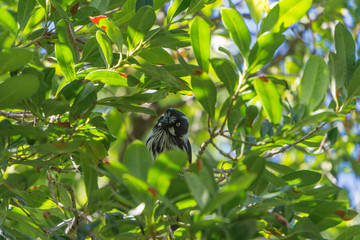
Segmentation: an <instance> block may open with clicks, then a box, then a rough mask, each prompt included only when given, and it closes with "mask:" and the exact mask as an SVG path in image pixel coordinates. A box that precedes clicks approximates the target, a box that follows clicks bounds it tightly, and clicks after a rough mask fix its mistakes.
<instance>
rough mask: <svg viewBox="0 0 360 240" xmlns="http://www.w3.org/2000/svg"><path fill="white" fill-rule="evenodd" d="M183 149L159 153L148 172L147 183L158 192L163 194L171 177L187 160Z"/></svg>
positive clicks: (168, 185) (179, 170)
mask: <svg viewBox="0 0 360 240" xmlns="http://www.w3.org/2000/svg"><path fill="white" fill-rule="evenodd" d="M187 158H188V157H187V154H186V153H185V152H184V151H180V150H178V151H168V152H165V153H161V154H160V155H159V156H158V157H157V159H156V161H155V162H154V164H153V165H152V166H151V167H150V169H149V173H148V181H147V182H148V184H149V185H151V186H153V187H154V188H156V189H157V190H158V191H159V193H160V194H162V195H165V194H166V192H167V190H168V189H169V187H170V181H171V179H173V178H174V177H175V176H176V175H177V174H178V173H179V172H181V170H182V168H183V167H184V166H185V163H186V162H187Z"/></svg>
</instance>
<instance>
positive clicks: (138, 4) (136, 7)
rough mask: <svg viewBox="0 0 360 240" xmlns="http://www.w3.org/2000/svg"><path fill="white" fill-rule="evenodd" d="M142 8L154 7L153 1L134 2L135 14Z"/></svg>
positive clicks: (141, 0) (140, 0)
mask: <svg viewBox="0 0 360 240" xmlns="http://www.w3.org/2000/svg"><path fill="white" fill-rule="evenodd" d="M144 6H150V7H154V0H136V4H135V12H137V11H138V10H139V9H140V8H142V7H144Z"/></svg>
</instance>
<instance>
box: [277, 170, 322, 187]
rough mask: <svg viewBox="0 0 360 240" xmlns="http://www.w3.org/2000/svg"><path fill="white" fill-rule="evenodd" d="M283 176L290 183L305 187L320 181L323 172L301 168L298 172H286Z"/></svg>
mask: <svg viewBox="0 0 360 240" xmlns="http://www.w3.org/2000/svg"><path fill="white" fill-rule="evenodd" d="M281 178H282V179H284V180H285V181H286V182H287V183H288V184H289V185H296V186H297V187H304V186H308V185H312V184H315V183H317V182H318V181H320V179H321V173H318V172H314V171H309V170H299V171H296V172H291V173H288V174H285V175H284V176H282V177H281Z"/></svg>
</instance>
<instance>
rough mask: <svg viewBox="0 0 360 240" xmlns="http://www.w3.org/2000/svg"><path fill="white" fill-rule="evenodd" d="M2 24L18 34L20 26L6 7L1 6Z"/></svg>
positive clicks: (0, 20)
mask: <svg viewBox="0 0 360 240" xmlns="http://www.w3.org/2000/svg"><path fill="white" fill-rule="evenodd" d="M0 16H1V18H0V25H2V26H4V27H5V28H7V29H9V30H10V31H11V32H12V34H14V35H15V34H16V33H17V32H18V27H17V24H16V21H15V19H14V17H13V16H12V15H11V14H10V13H9V12H8V11H7V10H6V9H5V8H4V7H1V8H0Z"/></svg>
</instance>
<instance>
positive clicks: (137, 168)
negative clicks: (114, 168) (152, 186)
mask: <svg viewBox="0 0 360 240" xmlns="http://www.w3.org/2000/svg"><path fill="white" fill-rule="evenodd" d="M123 162H124V165H125V166H126V167H127V169H128V170H129V172H130V173H131V175H133V176H135V177H137V178H139V179H142V180H144V181H146V180H147V178H148V171H149V168H150V166H151V164H152V160H151V156H150V153H149V150H148V149H147V147H146V146H145V145H144V143H143V142H141V141H139V140H135V141H133V142H132V143H131V144H130V145H129V146H128V147H127V148H126V151H125V155H124V160H123Z"/></svg>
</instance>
